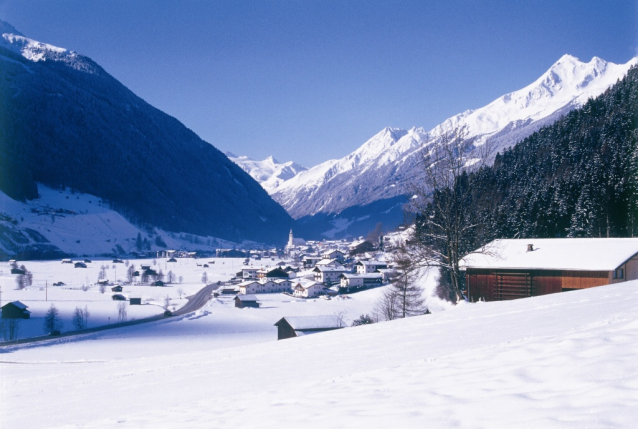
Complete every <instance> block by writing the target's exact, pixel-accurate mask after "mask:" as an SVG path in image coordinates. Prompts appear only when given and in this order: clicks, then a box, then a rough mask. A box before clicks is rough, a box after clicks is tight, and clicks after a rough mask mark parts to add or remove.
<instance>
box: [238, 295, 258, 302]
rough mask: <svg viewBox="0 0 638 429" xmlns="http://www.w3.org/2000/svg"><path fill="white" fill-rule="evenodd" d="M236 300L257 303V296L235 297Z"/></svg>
mask: <svg viewBox="0 0 638 429" xmlns="http://www.w3.org/2000/svg"><path fill="white" fill-rule="evenodd" d="M235 298H236V299H238V300H240V301H257V295H252V294H249V295H237V296H236V297H235Z"/></svg>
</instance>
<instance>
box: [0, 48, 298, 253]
mask: <svg viewBox="0 0 638 429" xmlns="http://www.w3.org/2000/svg"><path fill="white" fill-rule="evenodd" d="M5 39H6V38H5ZM9 41H10V42H11V40H9ZM3 42H4V44H0V168H1V171H2V174H0V189H1V190H2V191H4V192H5V193H6V194H7V195H9V196H11V197H12V198H14V199H19V200H24V199H32V198H35V197H36V196H37V188H36V185H35V182H42V183H44V184H47V185H50V186H54V187H55V186H68V187H71V188H74V189H77V190H79V191H81V192H86V193H90V194H93V195H96V196H99V197H101V198H103V199H106V200H108V201H109V202H110V203H111V204H112V205H113V207H114V208H116V209H117V210H118V211H121V212H123V213H125V214H126V215H127V216H128V217H129V218H131V219H133V220H135V221H137V222H140V223H146V224H150V225H154V226H158V227H161V228H164V229H167V230H171V231H184V232H190V233H194V234H199V235H211V236H215V237H220V238H225V239H229V240H235V241H240V240H243V239H250V240H256V241H266V242H272V243H275V242H279V241H283V240H285V237H286V236H287V232H288V229H289V228H290V226H291V224H292V220H291V218H290V217H289V216H288V214H287V213H286V212H285V211H284V209H283V208H281V207H280V206H279V205H278V204H277V203H275V202H274V201H273V200H272V199H271V198H270V197H269V196H268V195H267V193H266V192H265V191H264V190H263V189H262V188H261V186H259V184H258V183H257V182H255V181H254V180H253V179H252V178H251V177H250V176H249V175H248V174H247V173H245V172H244V171H243V170H242V169H241V168H239V167H238V166H237V165H235V164H234V163H233V162H231V161H230V160H228V158H227V157H226V156H225V155H223V154H222V153H221V152H220V151H218V150H217V149H215V148H214V147H213V146H211V145H210V144H208V143H206V142H204V141H203V140H201V139H200V138H199V137H198V136H197V135H196V134H195V133H193V132H192V131H191V130H189V129H187V128H186V127H185V126H184V125H182V124H181V123H180V122H179V121H178V120H176V119H175V118H173V117H171V116H168V115H166V114H165V113H163V112H161V111H159V110H158V109H155V108H154V107H152V106H151V105H149V104H148V103H146V102H145V101H143V100H142V99H140V98H139V97H137V96H136V95H135V94H133V93H132V92H131V91H130V90H128V89H127V88H126V87H124V86H123V85H122V84H121V83H119V82H118V81H117V80H116V79H114V78H113V77H112V76H110V75H109V74H108V73H106V72H105V71H104V70H103V69H102V68H101V67H100V66H99V65H97V64H96V63H94V62H93V61H92V60H90V59H89V58H87V57H84V56H81V55H77V54H75V53H73V52H68V51H64V52H62V53H60V52H57V51H46V50H45V52H44V54H43V55H44V60H41V61H36V62H34V61H32V60H29V59H27V58H25V56H23V55H21V54H20V51H19V50H16V46H17V48H18V49H20V47H21V45H20V43H22V44H24V42H23V41H22V42H21V41H20V40H18V41H13V43H9V44H8V43H7V42H6V41H3ZM158 91H161V88H158Z"/></svg>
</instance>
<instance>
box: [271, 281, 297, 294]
mask: <svg viewBox="0 0 638 429" xmlns="http://www.w3.org/2000/svg"><path fill="white" fill-rule="evenodd" d="M272 283H273V284H274V286H273V289H274V290H273V292H290V290H291V289H292V282H291V281H290V280H288V279H277V280H273V282H272Z"/></svg>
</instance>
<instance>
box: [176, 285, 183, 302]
mask: <svg viewBox="0 0 638 429" xmlns="http://www.w3.org/2000/svg"><path fill="white" fill-rule="evenodd" d="M177 293H178V294H179V299H182V295H183V294H184V288H182V287H181V286H180V287H178V288H177Z"/></svg>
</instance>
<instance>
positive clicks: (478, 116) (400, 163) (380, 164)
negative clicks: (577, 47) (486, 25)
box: [272, 55, 638, 219]
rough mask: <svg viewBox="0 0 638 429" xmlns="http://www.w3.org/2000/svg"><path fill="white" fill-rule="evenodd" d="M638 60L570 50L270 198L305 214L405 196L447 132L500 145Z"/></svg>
mask: <svg viewBox="0 0 638 429" xmlns="http://www.w3.org/2000/svg"><path fill="white" fill-rule="evenodd" d="M637 63H638V58H634V59H632V60H631V61H629V62H628V63H626V64H620V65H618V64H613V63H609V62H606V61H604V60H602V59H600V58H597V57H594V58H593V59H592V60H591V61H590V62H588V63H584V62H581V61H579V60H578V59H577V58H575V57H573V56H571V55H564V56H563V57H562V58H560V59H559V60H558V61H557V62H556V63H555V64H554V65H552V66H551V68H550V69H549V70H548V71H547V72H545V73H544V74H543V75H542V76H541V77H539V78H538V79H537V80H536V81H535V82H533V83H532V84H530V85H528V86H527V87H525V88H523V89H521V90H518V91H515V92H511V93H509V94H506V95H504V96H502V97H499V98H498V99H496V100H494V101H493V102H492V103H490V104H488V105H487V106H484V107H481V108H479V109H475V110H467V111H465V112H463V113H460V114H458V115H456V116H453V117H451V118H449V119H447V120H445V121H444V122H443V123H441V124H439V125H437V126H436V127H434V128H433V129H432V130H430V131H427V130H425V129H423V128H412V129H410V130H402V129H397V128H385V129H383V130H381V131H380V132H379V133H378V134H377V135H375V136H374V137H372V138H371V139H370V140H368V141H367V142H366V143H364V144H363V145H362V146H361V147H360V148H358V149H357V150H356V151H354V152H353V153H351V154H349V155H347V156H346V157H344V158H341V159H337V160H330V161H326V162H324V163H322V164H319V165H317V166H315V167H313V168H311V169H309V170H307V171H302V172H300V173H299V174H297V175H296V176H295V177H293V178H292V179H290V180H288V181H286V182H284V183H282V184H281V185H280V186H279V187H278V188H277V189H275V191H274V192H273V193H272V196H273V198H275V200H277V201H278V202H279V203H281V204H282V205H283V206H284V208H286V210H288V212H289V213H290V214H291V215H292V216H293V217H294V218H296V219H299V218H301V217H303V216H307V215H314V214H317V213H339V212H341V211H342V210H344V209H346V208H348V207H352V206H357V205H359V206H361V205H365V204H370V203H372V202H373V201H377V200H381V199H386V198H391V197H395V196H397V195H403V194H405V193H406V192H408V187H409V183H410V180H411V179H413V178H414V177H415V175H416V174H418V167H417V164H416V159H415V155H416V154H417V153H418V151H419V150H420V149H421V148H423V147H424V146H425V145H428V144H432V143H434V142H436V141H437V138H440V136H441V134H442V133H444V132H445V131H448V130H450V129H452V128H454V127H457V126H467V129H468V137H474V138H476V139H477V142H478V144H481V143H485V142H488V141H489V142H490V144H491V147H492V148H493V149H494V150H501V149H503V148H505V147H509V146H511V145H513V144H515V143H517V142H518V141H520V140H521V139H523V138H524V137H526V136H528V135H530V134H531V133H533V132H534V131H536V130H537V129H539V128H540V127H541V126H543V125H547V124H549V123H552V122H554V121H555V120H556V119H558V118H559V117H560V116H562V115H563V114H565V113H566V112H568V111H569V110H572V109H574V108H577V107H579V106H581V105H583V104H584V103H585V102H586V101H587V99H589V98H591V97H596V96H598V95H600V94H601V93H602V92H604V91H605V90H606V89H607V88H609V87H610V86H611V85H613V84H614V83H615V82H616V81H617V80H618V79H620V78H622V77H623V76H624V75H625V74H626V73H627V71H628V70H629V68H630V67H631V66H632V65H635V64H637Z"/></svg>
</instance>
